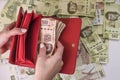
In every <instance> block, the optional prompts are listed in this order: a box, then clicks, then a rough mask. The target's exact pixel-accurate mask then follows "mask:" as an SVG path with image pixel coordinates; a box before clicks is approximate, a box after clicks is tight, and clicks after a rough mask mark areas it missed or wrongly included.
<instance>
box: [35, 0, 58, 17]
mask: <svg viewBox="0 0 120 80" xmlns="http://www.w3.org/2000/svg"><path fill="white" fill-rule="evenodd" d="M59 1H60V0H44V1H41V0H40V1H39V0H36V1H34V2H35V6H36V12H37V13H38V14H42V15H44V16H54V15H55V16H56V15H57V14H58V12H59V5H58V4H59Z"/></svg>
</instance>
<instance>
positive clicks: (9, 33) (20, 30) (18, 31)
mask: <svg viewBox="0 0 120 80" xmlns="http://www.w3.org/2000/svg"><path fill="white" fill-rule="evenodd" d="M26 32H27V29H25V28H13V29H12V30H10V31H6V32H5V33H6V35H7V36H8V37H11V36H15V35H22V34H24V33H26Z"/></svg>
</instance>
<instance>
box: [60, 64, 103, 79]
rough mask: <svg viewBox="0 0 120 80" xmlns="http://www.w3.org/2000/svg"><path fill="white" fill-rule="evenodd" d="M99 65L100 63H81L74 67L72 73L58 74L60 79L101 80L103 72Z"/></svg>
mask: <svg viewBox="0 0 120 80" xmlns="http://www.w3.org/2000/svg"><path fill="white" fill-rule="evenodd" d="M98 66H99V67H98ZM100 66H101V65H97V64H94V63H91V64H88V65H82V66H79V67H77V68H76V71H75V73H74V74H73V75H66V74H60V76H61V77H62V80H101V78H102V77H103V76H104V72H103V70H102V67H101V68H100ZM97 67H98V68H99V69H98V68H97Z"/></svg>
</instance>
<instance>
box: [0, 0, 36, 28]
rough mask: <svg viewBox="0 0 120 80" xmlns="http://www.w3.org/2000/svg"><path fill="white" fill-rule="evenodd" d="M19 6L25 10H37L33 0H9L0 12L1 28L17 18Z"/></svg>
mask: <svg viewBox="0 0 120 80" xmlns="http://www.w3.org/2000/svg"><path fill="white" fill-rule="evenodd" d="M25 1H27V2H25ZM32 1H33V0H32ZM24 3H26V4H24ZM19 7H23V9H24V10H28V11H31V10H34V11H35V6H34V5H33V4H32V2H31V0H7V1H6V4H5V5H4V7H3V8H2V10H1V12H0V23H1V24H0V30H2V29H3V28H4V27H5V26H6V25H8V24H10V23H11V22H13V21H15V20H16V18H17V13H18V11H19Z"/></svg>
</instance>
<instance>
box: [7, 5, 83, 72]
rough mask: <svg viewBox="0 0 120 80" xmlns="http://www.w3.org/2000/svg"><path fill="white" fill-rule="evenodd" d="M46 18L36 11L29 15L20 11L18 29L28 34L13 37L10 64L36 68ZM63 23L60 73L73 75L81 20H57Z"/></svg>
mask: <svg viewBox="0 0 120 80" xmlns="http://www.w3.org/2000/svg"><path fill="white" fill-rule="evenodd" d="M43 17H44V16H42V15H41V14H40V15H37V14H36V13H35V12H34V11H32V12H31V13H28V12H27V11H25V12H24V11H23V9H22V7H21V8H20V10H19V13H18V17H17V21H16V28H25V29H27V32H26V33H25V34H23V35H17V36H14V37H13V41H12V45H11V49H10V55H9V63H11V64H15V65H20V66H25V67H30V68H35V64H36V59H37V46H38V36H39V34H40V31H41V19H42V18H43ZM56 19H58V20H60V21H62V22H63V23H64V24H65V25H66V27H65V29H64V30H63V32H62V33H61V35H60V37H59V41H60V42H61V43H62V44H63V46H64V52H63V58H62V59H63V62H64V65H63V67H62V70H61V71H60V73H65V74H73V73H74V71H75V67H76V58H77V50H78V44H79V39H80V30H81V23H82V21H81V19H80V18H56ZM51 63H52V62H51Z"/></svg>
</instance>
